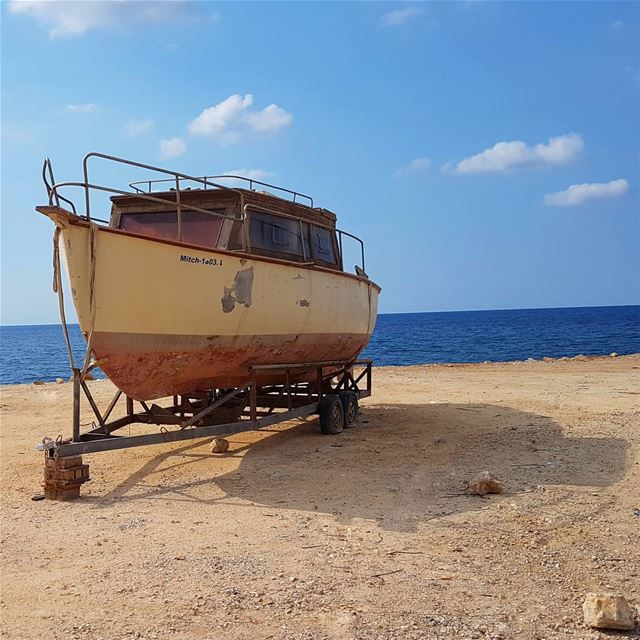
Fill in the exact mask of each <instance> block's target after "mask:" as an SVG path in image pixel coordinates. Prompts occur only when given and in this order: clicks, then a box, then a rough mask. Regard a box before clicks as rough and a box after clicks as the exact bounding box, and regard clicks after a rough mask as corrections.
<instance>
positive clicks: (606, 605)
mask: <svg viewBox="0 0 640 640" xmlns="http://www.w3.org/2000/svg"><path fill="white" fill-rule="evenodd" d="M582 612H583V614H584V622H585V624H587V625H588V626H590V627H594V628H596V629H620V630H622V631H629V630H631V629H633V628H634V626H635V624H634V621H633V612H632V611H631V607H630V606H629V603H628V602H627V601H626V599H625V598H624V597H623V596H619V595H616V594H613V593H587V595H586V597H585V599H584V603H583V604H582Z"/></svg>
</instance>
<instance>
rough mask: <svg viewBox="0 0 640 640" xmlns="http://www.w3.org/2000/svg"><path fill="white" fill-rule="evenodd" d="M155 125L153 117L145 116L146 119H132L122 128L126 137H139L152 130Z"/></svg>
mask: <svg viewBox="0 0 640 640" xmlns="http://www.w3.org/2000/svg"><path fill="white" fill-rule="evenodd" d="M154 126H155V122H154V121H153V118H145V119H144V120H131V121H129V122H127V124H125V125H124V127H123V128H122V131H123V133H124V137H125V138H129V139H131V138H137V137H138V136H140V135H142V134H143V133H146V132H147V131H151V129H153V127H154Z"/></svg>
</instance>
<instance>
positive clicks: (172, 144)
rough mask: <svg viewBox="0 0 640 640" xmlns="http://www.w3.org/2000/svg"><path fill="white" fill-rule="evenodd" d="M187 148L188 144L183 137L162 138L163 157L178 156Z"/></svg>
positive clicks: (161, 149) (161, 150) (161, 151)
mask: <svg viewBox="0 0 640 640" xmlns="http://www.w3.org/2000/svg"><path fill="white" fill-rule="evenodd" d="M186 150H187V145H186V143H185V141H184V140H183V139H182V138H169V139H168V140H160V155H162V157H163V158H177V157H178V156H181V155H182V154H183V153H184V152H185V151H186Z"/></svg>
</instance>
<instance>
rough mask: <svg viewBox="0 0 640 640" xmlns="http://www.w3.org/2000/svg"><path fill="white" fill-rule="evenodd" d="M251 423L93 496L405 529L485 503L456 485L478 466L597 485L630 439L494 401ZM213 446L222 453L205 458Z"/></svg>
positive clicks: (542, 481) (519, 487)
mask: <svg viewBox="0 0 640 640" xmlns="http://www.w3.org/2000/svg"><path fill="white" fill-rule="evenodd" d="M252 435H254V434H239V435H236V436H232V437H230V438H229V440H230V442H231V448H230V452H229V454H224V455H223V456H212V455H211V454H210V453H209V452H208V443H203V442H202V441H198V442H194V443H190V444H188V445H186V446H182V447H178V448H174V449H172V450H170V451H165V452H163V453H161V454H159V455H157V456H154V457H153V458H151V459H149V460H148V461H147V462H145V463H144V464H143V466H142V467H141V468H140V469H139V470H138V471H136V472H135V473H133V474H132V475H131V476H129V477H128V478H126V479H125V480H124V481H122V482H121V483H120V484H118V485H117V486H116V487H114V488H113V489H112V490H111V491H109V493H108V494H107V495H106V496H103V497H98V496H94V497H93V499H94V500H95V501H96V504H97V503H98V502H101V501H105V502H110V503H111V502H113V501H122V500H140V499H166V500H177V501H190V502H195V503H199V504H201V505H202V506H203V508H208V507H210V508H213V509H215V506H216V505H217V504H218V503H220V502H224V503H225V504H229V503H230V502H231V503H233V504H234V505H235V504H237V505H238V506H247V507H251V508H256V507H260V506H263V507H271V508H274V509H279V510H282V509H287V510H297V511H306V512H317V513H325V514H331V515H333V516H334V517H336V519H337V520H338V521H340V522H351V521H353V520H354V519H358V518H361V519H366V520H373V521H376V522H377V523H378V524H379V526H381V527H382V528H384V529H390V530H397V531H409V530H414V529H415V528H416V526H417V525H418V524H419V523H420V522H423V521H426V520H431V519H434V518H439V517H445V516H448V515H452V514H455V513H459V512H463V511H469V510H475V509H479V508H482V507H484V506H485V504H486V502H485V501H484V500H482V499H480V498H479V497H477V496H469V495H467V494H466V493H465V492H464V491H463V484H464V482H465V481H466V480H469V479H470V478H472V477H473V476H474V475H476V474H477V473H479V472H480V471H484V470H487V471H491V472H492V473H494V474H495V475H496V476H498V477H499V478H500V479H501V480H502V481H503V483H504V487H505V492H504V494H503V495H502V496H496V497H492V499H494V500H501V499H503V498H504V496H510V495H511V496H512V495H514V494H518V493H522V492H530V491H532V490H535V489H536V487H539V486H541V485H542V486H547V485H578V486H580V485H581V486H599V487H604V486H607V485H610V484H613V483H615V482H617V481H619V480H620V479H621V478H622V476H623V474H624V470H625V459H626V448H627V446H628V445H627V443H626V441H625V440H623V439H619V438H612V437H589V438H587V437H572V436H567V435H566V434H565V433H563V430H562V428H561V427H560V425H559V424H557V423H556V422H554V421H553V420H552V419H551V418H550V417H548V416H543V415H538V414H535V413H528V412H523V411H519V410H516V409H512V408H508V407H504V406H497V405H490V404H435V403H434V404H418V405H413V404H407V405H400V404H388V405H387V404H371V405H368V406H366V407H365V408H364V409H363V410H362V412H361V415H360V418H359V420H358V423H357V424H356V426H355V427H354V428H352V429H348V430H345V431H344V432H343V433H342V434H340V435H338V436H333V437H330V436H325V435H322V434H320V433H319V428H318V424H317V420H316V419H310V420H307V421H304V422H300V423H297V424H296V423H289V425H286V426H282V427H280V426H279V427H277V428H274V429H272V431H271V432H270V433H268V434H266V435H263V436H262V437H261V439H259V440H257V441H255V438H253V439H252V438H251V437H248V436H252ZM212 458H216V459H217V461H218V462H219V463H222V464H221V465H220V464H218V465H217V467H215V466H212V464H211V461H212ZM225 461H226V464H225ZM231 467H232V468H231ZM216 469H217V470H216ZM152 476H153V480H154V482H153V483H152V484H147V482H148V481H149V480H150V479H152ZM180 476H188V477H180ZM158 477H161V478H163V479H162V481H161V483H158V482H156V481H155V480H157V478H158ZM105 506H106V504H105Z"/></svg>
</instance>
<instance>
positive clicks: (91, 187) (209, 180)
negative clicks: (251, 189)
mask: <svg viewBox="0 0 640 640" xmlns="http://www.w3.org/2000/svg"><path fill="white" fill-rule="evenodd" d="M90 158H101V159H104V160H109V161H112V162H116V163H120V164H124V165H130V166H134V167H139V168H142V169H146V170H149V171H157V172H158V173H162V174H165V175H170V176H172V177H171V178H165V179H158V180H142V181H137V182H132V183H130V184H129V187H130V188H131V189H133V191H124V190H121V189H114V188H113V187H105V186H102V185H98V184H92V183H91V182H90V181H89V170H88V161H89V159H90ZM82 168H83V178H84V181H83V182H57V183H56V182H55V180H54V177H53V169H52V167H51V161H50V160H49V158H45V160H44V164H43V167H42V179H43V181H44V184H45V187H46V189H47V195H48V198H49V205H54V204H55V205H56V206H60V202H61V201H62V202H65V203H67V204H68V205H69V206H70V207H71V210H72V212H73V213H74V215H78V214H77V211H76V207H75V205H74V203H73V202H72V201H71V200H69V199H68V198H66V197H64V196H63V195H61V194H60V193H59V190H60V189H61V188H66V187H78V188H81V189H83V190H84V196H85V212H84V215H83V216H80V217H84V218H85V219H86V220H87V221H88V222H92V221H95V222H102V223H104V224H109V223H108V221H106V220H102V219H100V218H96V217H94V216H92V215H91V192H92V191H100V192H106V193H111V194H115V195H128V196H132V197H135V198H136V199H141V200H145V201H149V202H154V203H160V204H162V205H164V206H166V205H167V204H173V203H175V206H176V219H177V226H178V241H182V239H183V234H182V211H183V209H188V210H190V211H197V212H199V213H204V214H207V215H210V216H216V217H219V218H224V219H228V220H233V221H235V222H239V223H241V224H242V233H241V237H242V251H243V252H250V251H251V243H250V240H249V232H248V225H247V218H248V209H249V208H251V209H255V210H258V211H264V212H266V213H270V214H273V215H276V216H280V217H284V218H291V219H294V220H298V221H299V222H300V231H301V234H300V236H301V241H302V246H303V259H304V260H305V261H306V260H307V256H306V248H305V246H304V245H305V242H304V238H305V236H304V234H303V232H302V224H303V223H307V224H310V225H311V226H314V227H319V228H323V229H327V230H329V231H331V232H335V233H336V238H337V242H338V246H337V253H338V258H339V264H340V267H341V268H342V269H343V270H344V263H343V248H342V247H343V237H348V238H351V239H353V240H355V241H356V242H357V243H359V245H360V257H361V268H362V272H363V273H364V271H365V260H364V242H363V241H362V240H361V239H360V238H358V237H357V236H355V235H353V234H351V233H349V232H347V231H343V230H341V229H337V228H335V227H331V226H329V225H324V224H322V223H319V222H310V221H303V220H300V218H297V217H296V216H292V215H289V214H286V213H283V212H281V211H277V210H275V209H268V208H265V207H261V206H259V205H254V204H248V203H247V204H245V197H244V193H243V191H242V190H241V189H234V188H232V187H229V186H227V185H223V184H220V183H217V182H214V181H213V180H216V179H219V178H223V177H227V178H236V179H243V180H247V181H248V182H249V183H250V184H253V183H255V184H260V185H264V186H269V187H272V188H276V189H280V190H282V191H285V192H287V193H290V194H292V195H293V196H294V200H293V202H296V201H295V197H296V196H297V197H304V198H308V199H309V201H310V202H311V206H313V200H312V199H311V197H310V196H306V195H304V194H301V193H298V192H295V191H291V190H289V189H285V188H282V187H276V186H274V185H269V184H268V183H265V182H260V181H258V180H253V179H251V178H244V177H243V176H209V177H206V176H203V177H198V176H190V175H188V174H184V173H179V172H176V171H171V170H169V169H164V168H162V167H155V166H153V165H148V164H143V163H141V162H134V161H133V160H126V159H124V158H118V157H116V156H110V155H106V154H103V153H98V152H95V151H94V152H91V153H88V154H87V155H86V156H85V157H84V158H83V161H82ZM183 181H192V182H195V183H198V184H201V185H203V186H204V189H207V188H209V187H210V188H215V189H223V190H226V191H229V192H232V193H235V194H237V195H238V197H239V200H240V216H239V217H238V216H235V215H227V214H226V213H219V212H217V211H211V210H207V209H203V208H201V207H197V206H195V205H191V204H187V203H186V202H184V201H182V199H181V193H184V192H187V191H189V190H190V189H184V188H181V182H183ZM160 182H164V183H166V182H171V183H173V184H175V187H174V188H173V189H172V190H170V191H169V192H165V193H164V194H163V197H159V195H160V194H158V195H150V194H151V193H152V191H151V185H153V184H156V183H160ZM138 184H148V185H149V191H148V192H145V191H143V190H141V189H139V188H138V187H137V186H136V185H138ZM169 195H175V200H173V201H172V200H171V199H168V196H169ZM276 197H277V196H276ZM297 204H298V205H301V204H302V203H297ZM302 206H307V205H302ZM211 248H215V247H211ZM311 253H312V255H311V256H309V257H310V258H311V261H312V262H313V260H315V259H316V258H315V257H314V256H313V248H311ZM317 259H318V260H321V259H320V258H317ZM360 275H361V274H360Z"/></svg>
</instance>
